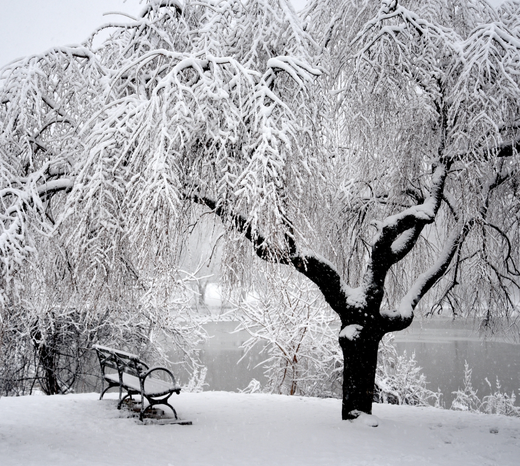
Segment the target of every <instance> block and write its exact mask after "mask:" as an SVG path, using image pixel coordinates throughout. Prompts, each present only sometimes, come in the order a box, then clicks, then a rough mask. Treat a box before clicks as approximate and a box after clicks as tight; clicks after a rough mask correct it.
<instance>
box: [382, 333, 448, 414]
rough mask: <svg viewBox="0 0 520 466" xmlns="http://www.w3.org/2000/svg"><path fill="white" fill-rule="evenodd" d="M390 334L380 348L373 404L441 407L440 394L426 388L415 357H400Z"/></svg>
mask: <svg viewBox="0 0 520 466" xmlns="http://www.w3.org/2000/svg"><path fill="white" fill-rule="evenodd" d="M393 340H394V335H393V334H391V333H389V334H387V335H385V336H384V337H383V339H382V340H381V342H380V344H379V353H378V365H377V372H376V387H375V395H374V401H377V402H378V403H391V404H403V405H412V406H429V405H431V404H434V405H435V406H440V404H441V394H440V393H439V392H433V391H431V390H429V389H428V388H426V385H427V382H426V376H425V375H424V374H423V373H422V372H421V370H422V368H421V367H419V366H418V365H417V361H416V359H415V353H412V355H411V356H410V357H409V356H408V355H407V354H406V351H405V352H404V353H403V354H402V355H399V354H398V353H397V350H396V348H395V346H394V344H393Z"/></svg>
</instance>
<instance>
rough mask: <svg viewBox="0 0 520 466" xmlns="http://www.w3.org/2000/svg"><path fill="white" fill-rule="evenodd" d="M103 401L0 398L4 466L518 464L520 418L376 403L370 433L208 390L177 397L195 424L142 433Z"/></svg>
mask: <svg viewBox="0 0 520 466" xmlns="http://www.w3.org/2000/svg"><path fill="white" fill-rule="evenodd" d="M97 398H98V395H97V394H95V393H91V394H82V395H65V396H52V397H44V396H31V397H20V398H5V397H4V398H1V399H0V465H1V466H15V465H16V466H30V465H38V466H61V465H63V466H76V465H89V466H90V465H92V466H94V465H95V466H102V465H111V466H121V465H145V466H147V465H152V466H163V465H164V466H180V465H186V466H195V465H204V466H207V465H226V466H227V465H240V466H244V465H247V466H249V465H251V466H253V465H261V466H273V465H281V466H282V465H283V466H290V465H300V466H301V465H331V466H332V465H348V466H355V465H371V466H383V465H396V466H397V465H399V466H402V465H414V466H419V465H443V466H449V465H456V466H467V465H468V466H469V465H475V466H477V465H478V466H486V465H500V466H508V465H515V466H517V465H519V464H520V419H518V418H506V417H500V416H489V415H477V414H470V413H462V412H455V411H447V410H446V411H444V410H438V409H434V408H412V407H403V406H390V405H374V414H375V415H376V416H377V417H378V418H379V427H377V428H373V427H369V426H367V425H366V424H364V423H363V422H361V421H359V420H358V421H356V422H353V423H352V422H348V421H347V422H345V421H341V420H340V419H339V416H340V401H339V400H334V399H316V398H299V397H287V396H279V395H262V394H252V395H246V394H237V393H228V392H203V393H182V394H181V395H180V396H174V397H173V404H174V406H175V407H176V408H177V410H178V412H179V415H180V417H182V418H183V419H186V420H191V421H193V425H191V426H181V425H141V424H140V423H139V422H138V421H137V420H135V419H134V418H129V417H126V416H128V412H127V411H123V410H122V411H118V410H117V409H116V400H115V395H108V399H104V400H102V401H98V399H97Z"/></svg>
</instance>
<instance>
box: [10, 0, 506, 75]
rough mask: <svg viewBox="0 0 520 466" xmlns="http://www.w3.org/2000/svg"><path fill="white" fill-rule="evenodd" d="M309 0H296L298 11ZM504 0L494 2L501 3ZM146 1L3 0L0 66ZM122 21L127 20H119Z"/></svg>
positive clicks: (70, 40) (83, 33)
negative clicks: (106, 14) (109, 13)
mask: <svg viewBox="0 0 520 466" xmlns="http://www.w3.org/2000/svg"><path fill="white" fill-rule="evenodd" d="M305 1H306V0H293V4H295V6H296V8H297V9H298V8H300V7H301V6H302V5H304V4H305ZM503 1H504V0H491V2H492V3H494V4H497V3H498V4H500V3H502V2H503ZM144 3H145V1H144V0H126V1H125V0H0V12H1V14H2V26H1V27H0V67H1V66H3V65H5V64H7V63H8V62H10V61H12V60H14V59H16V58H20V57H23V56H26V55H33V54H38V53H41V52H44V51H45V50H47V49H49V48H51V47H53V46H57V45H69V44H78V43H81V42H83V41H84V40H85V39H86V38H87V37H88V36H89V34H90V33H91V32H92V31H93V30H94V29H95V28H96V27H97V26H100V25H102V24H105V23H108V22H111V21H117V20H118V17H117V16H113V15H110V16H103V13H106V12H111V11H112V12H113V11H120V12H126V13H129V14H132V15H136V14H137V13H139V12H140V11H141V9H142V8H143V5H144ZM119 19H124V18H121V17H119Z"/></svg>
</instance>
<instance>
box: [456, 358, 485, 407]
mask: <svg viewBox="0 0 520 466" xmlns="http://www.w3.org/2000/svg"><path fill="white" fill-rule="evenodd" d="M471 373H472V369H470V367H469V365H468V362H467V361H465V362H464V388H463V389H462V390H460V389H459V390H457V391H456V392H453V394H454V395H455V399H454V400H453V402H452V403H451V409H454V410H457V411H471V412H474V413H480V412H482V409H481V408H482V401H481V400H480V398H479V397H478V395H477V390H475V389H474V388H473V384H472V382H471Z"/></svg>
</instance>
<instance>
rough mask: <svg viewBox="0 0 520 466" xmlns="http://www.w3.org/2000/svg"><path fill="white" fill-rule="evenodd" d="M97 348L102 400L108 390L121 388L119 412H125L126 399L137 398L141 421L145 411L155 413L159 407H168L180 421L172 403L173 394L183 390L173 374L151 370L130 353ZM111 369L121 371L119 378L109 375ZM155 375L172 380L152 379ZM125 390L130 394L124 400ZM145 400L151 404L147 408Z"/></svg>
mask: <svg viewBox="0 0 520 466" xmlns="http://www.w3.org/2000/svg"><path fill="white" fill-rule="evenodd" d="M93 347H94V349H95V350H96V353H97V355H98V358H99V364H100V366H101V373H102V378H101V395H100V396H99V399H100V400H101V399H102V398H103V395H104V394H105V393H106V392H107V390H109V389H111V388H115V387H117V388H119V403H118V404H117V409H121V406H122V404H123V403H124V401H125V400H126V399H132V396H133V395H140V396H141V410H140V413H139V420H140V421H142V420H143V416H144V413H145V411H147V410H148V409H152V407H153V406H156V405H165V406H168V407H169V408H170V409H171V410H172V411H173V414H174V416H175V419H179V418H178V417H177V411H175V409H174V407H173V406H172V405H171V404H170V403H168V400H169V398H170V396H171V395H172V394H173V393H177V395H178V394H180V392H181V387H179V385H178V384H177V383H176V381H175V377H174V375H173V374H172V373H171V371H170V370H168V369H166V368H165V367H152V368H151V369H150V368H149V367H148V365H147V364H146V363H145V362H143V361H141V360H140V359H139V357H138V356H136V355H135V354H131V353H127V352H126V351H120V350H117V349H114V348H108V347H106V346H101V345H94V346H93ZM107 368H108V369H113V370H115V371H117V374H116V373H109V372H107ZM154 372H162V373H163V374H165V375H166V376H167V377H168V378H169V379H170V380H169V381H168V382H165V381H162V380H158V379H157V378H154V377H151V375H152V374H153V373H154ZM105 382H106V383H107V384H108V386H107V387H106V388H104V385H105ZM123 390H125V391H126V395H125V396H123ZM145 399H146V400H147V401H148V405H147V406H146V407H145V402H144V400H145Z"/></svg>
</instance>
